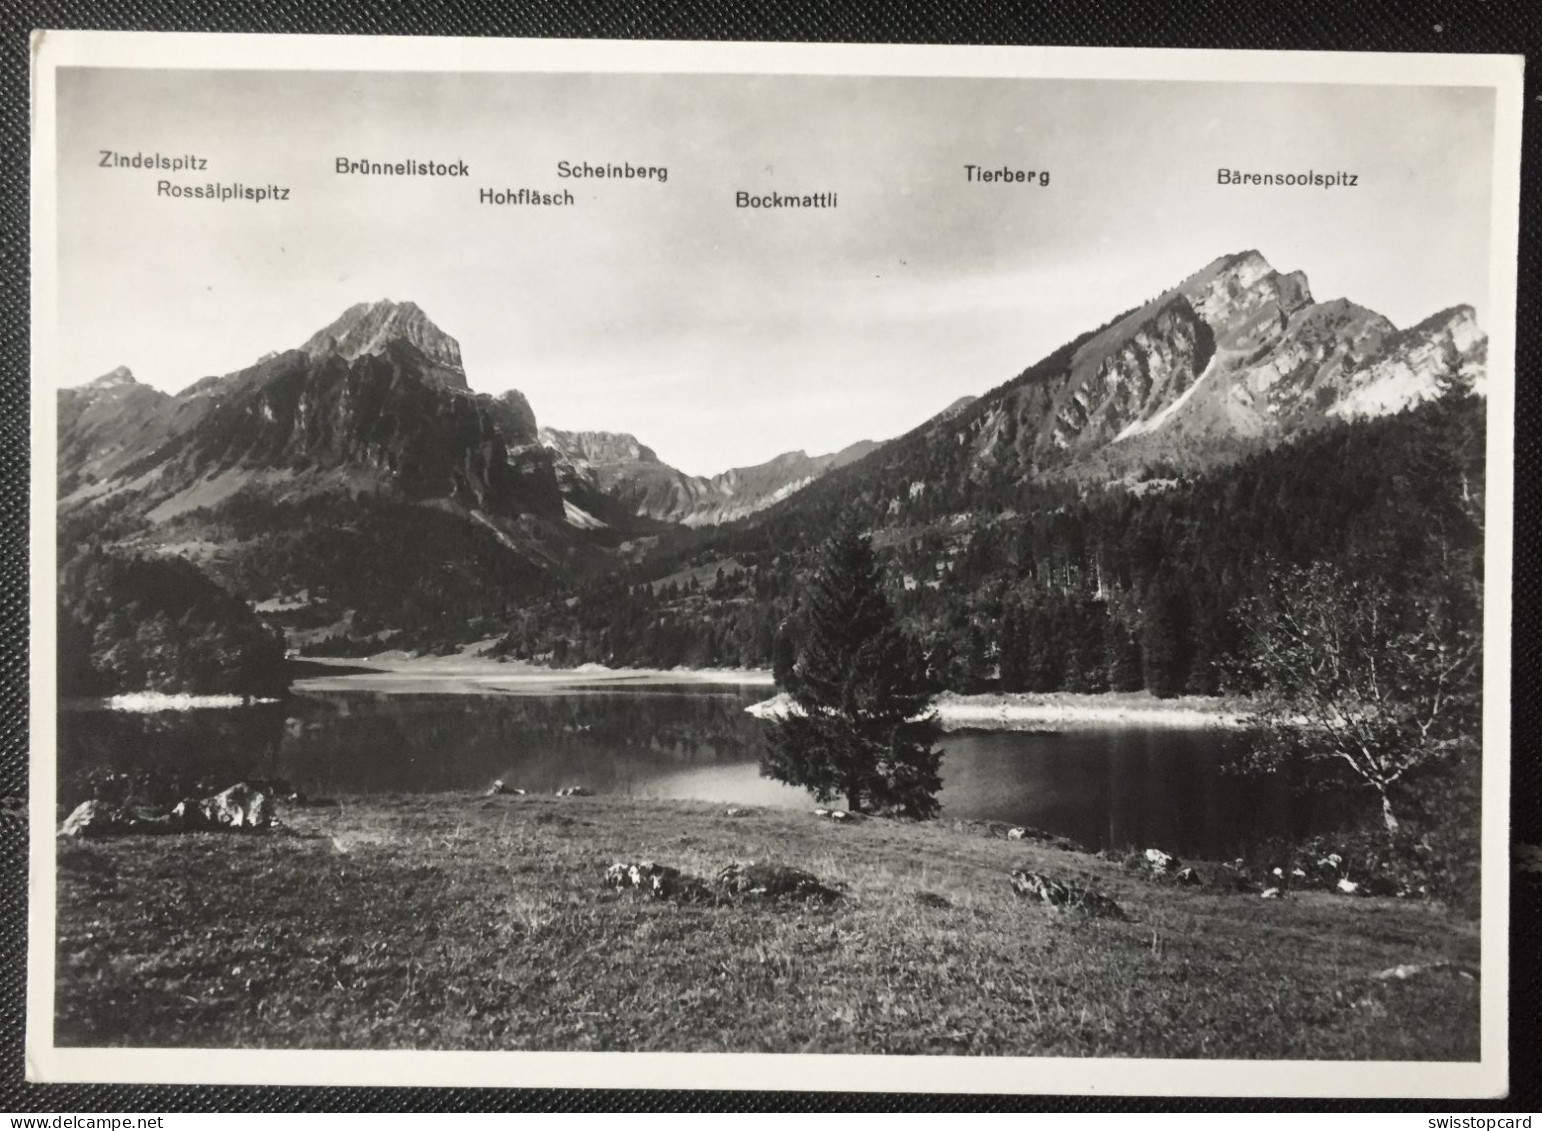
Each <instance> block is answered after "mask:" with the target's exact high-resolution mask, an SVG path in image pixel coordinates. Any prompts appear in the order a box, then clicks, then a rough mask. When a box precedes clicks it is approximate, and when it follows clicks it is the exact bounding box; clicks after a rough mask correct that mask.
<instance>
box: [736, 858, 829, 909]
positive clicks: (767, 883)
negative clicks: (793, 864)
mask: <svg viewBox="0 0 1542 1131" xmlns="http://www.w3.org/2000/svg"><path fill="white" fill-rule="evenodd" d="M717 884H718V887H719V888H720V889H722V891H723V892H725V893H726V894H728V895H731V896H741V897H742V896H751V897H756V898H762V899H815V900H819V901H821V902H824V903H833V902H834V901H835V900H837V899H840V898H841V893H840V892H838V891H836V890H835V889H834V888H831V887H828V886H826V885H825V884H823V883H821V882H820V881H819V879H818V878H817V877H816V876H813V875H810V874H809V873H808V872H804V871H800V870H799V869H797V868H789V867H787V866H786V865H783V864H758V863H756V862H755V861H753V860H752V861H749V862H748V863H745V864H729V865H727V866H726V867H724V868H722V869H720V870H719V871H718V874H717Z"/></svg>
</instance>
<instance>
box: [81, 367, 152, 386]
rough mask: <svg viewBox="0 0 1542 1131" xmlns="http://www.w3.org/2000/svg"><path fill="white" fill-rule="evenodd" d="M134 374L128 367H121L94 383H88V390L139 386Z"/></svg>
mask: <svg viewBox="0 0 1542 1131" xmlns="http://www.w3.org/2000/svg"><path fill="white" fill-rule="evenodd" d="M137 384H139V382H138V381H136V380H134V374H133V372H132V371H131V370H130V369H129V367H128V366H126V365H120V366H118V368H116V369H114V370H113V371H112V372H111V373H104V374H102V375H101V376H100V377H98V378H97V379H96V380H94V381H88V382H87V383H86V388H88V389H126V388H128V387H129V386H130V385H137Z"/></svg>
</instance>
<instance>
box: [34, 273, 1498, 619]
mask: <svg viewBox="0 0 1542 1131" xmlns="http://www.w3.org/2000/svg"><path fill="white" fill-rule="evenodd" d="M1485 353H1486V338H1485V336H1484V335H1483V333H1482V331H1481V330H1480V329H1479V328H1478V325H1477V322H1476V318H1475V315H1474V312H1473V310H1472V309H1471V308H1470V307H1466V306H1457V307H1453V308H1451V309H1448V310H1445V311H1441V312H1439V313H1437V314H1435V315H1432V316H1431V317H1429V318H1427V319H1425V320H1424V321H1423V322H1420V323H1418V324H1417V325H1414V326H1412V327H1409V328H1407V329H1403V330H1399V329H1398V328H1396V327H1395V326H1394V325H1393V324H1392V323H1391V322H1390V321H1389V320H1387V319H1386V318H1385V317H1383V316H1381V315H1379V314H1377V313H1375V312H1374V311H1371V310H1369V309H1366V308H1365V307H1362V306H1358V305H1356V304H1355V303H1353V302H1350V301H1348V300H1347V299H1343V298H1335V299H1331V300H1329V301H1326V302H1319V301H1317V300H1316V299H1315V298H1314V296H1313V295H1312V293H1311V290H1310V287H1309V283H1308V280H1307V278H1306V276H1305V275H1304V274H1303V273H1301V272H1299V271H1294V272H1289V273H1281V272H1278V271H1276V270H1275V269H1274V268H1272V267H1271V266H1270V264H1269V263H1268V262H1267V261H1266V260H1265V259H1264V258H1263V256H1262V255H1260V254H1259V253H1258V252H1257V251H1246V252H1242V253H1240V254H1235V255H1226V256H1222V257H1220V258H1218V259H1216V260H1214V261H1212V262H1211V263H1209V264H1207V265H1206V266H1204V267H1203V268H1201V269H1200V270H1199V271H1197V272H1195V273H1194V274H1192V275H1190V276H1189V277H1188V278H1186V279H1184V280H1182V281H1181V282H1179V283H1177V284H1176V285H1175V286H1173V287H1172V288H1171V289H1169V290H1167V291H1164V292H1163V293H1161V294H1159V295H1157V296H1155V297H1154V298H1152V299H1151V300H1150V301H1148V302H1146V303H1143V304H1142V305H1140V306H1138V307H1136V308H1134V309H1131V310H1129V311H1126V312H1124V313H1123V314H1121V315H1119V316H1117V317H1115V318H1113V319H1111V320H1110V321H1109V322H1108V323H1106V324H1105V325H1103V326H1101V327H1098V328H1096V329H1094V330H1089V331H1087V332H1085V333H1083V334H1081V335H1080V336H1078V337H1077V338H1075V339H1073V340H1072V341H1071V342H1069V343H1067V345H1066V346H1064V347H1062V348H1061V349H1059V350H1057V351H1055V352H1054V353H1052V354H1051V355H1050V356H1048V357H1046V358H1044V359H1042V360H1041V361H1039V362H1037V363H1035V364H1034V365H1032V366H1030V367H1028V368H1027V369H1025V370H1024V371H1023V372H1022V373H1020V374H1019V375H1018V376H1017V377H1015V378H1013V379H1011V380H1009V381H1007V382H1005V383H1004V384H1002V385H999V386H998V387H996V388H994V389H991V390H989V391H988V392H986V393H984V394H983V395H981V396H979V397H978V398H972V397H971V398H963V399H962V400H960V401H958V402H956V403H955V404H953V405H950V406H949V407H948V408H947V409H945V410H944V411H942V412H941V413H938V414H936V415H935V416H933V417H931V418H929V419H928V420H927V421H926V422H925V423H923V424H922V425H921V426H919V427H918V428H916V429H915V430H913V431H912V432H910V433H908V434H906V435H905V436H903V437H898V438H896V439H893V440H890V441H887V442H883V443H875V442H871V441H864V442H862V443H858V444H854V445H852V446H850V447H848V448H845V449H843V450H842V451H839V452H835V453H829V454H825V455H817V456H809V455H807V454H806V453H804V452H802V451H796V452H788V453H785V454H783V455H780V456H778V457H776V458H775V459H772V460H770V461H767V462H766V463H762V464H759V465H755V466H752V467H742V468H734V469H731V470H728V471H724V472H722V473H720V474H718V475H714V476H695V475H688V474H686V473H684V472H682V471H680V470H678V469H676V468H673V467H671V466H669V465H668V464H666V463H664V462H663V461H661V460H660V459H659V458H658V456H657V454H656V453H655V452H654V451H653V450H652V449H651V448H649V447H648V446H647V445H646V444H644V443H643V442H641V441H640V440H639V439H638V438H636V437H634V436H632V435H630V434H627V433H612V432H582V431H564V430H560V429H555V428H550V427H541V426H538V424H537V420H536V415H535V412H534V411H533V410H532V407H531V405H530V404H529V402H528V401H527V400H526V398H525V397H524V396H523V395H522V394H521V393H519V392H516V391H513V390H510V391H507V392H504V393H501V394H498V395H496V396H495V395H490V394H486V393H478V392H475V391H474V390H473V388H472V386H471V383H470V381H469V379H468V375H467V373H466V371H465V368H464V365H463V363H462V359H461V354H460V348H459V345H458V344H457V342H456V341H455V339H454V338H453V337H451V336H450V335H449V334H447V333H445V332H444V331H442V330H441V329H439V328H438V327H437V326H436V325H435V324H434V322H433V321H432V320H430V318H429V317H428V316H427V314H425V313H424V312H423V311H422V310H421V309H419V308H418V307H417V306H416V305H414V304H413V303H411V302H400V303H398V302H391V301H389V300H384V301H380V302H375V303H362V304H359V305H356V306H353V307H350V308H349V309H348V310H346V311H344V312H343V313H342V314H341V315H340V316H339V317H338V318H337V319H335V320H334V321H333V322H331V323H330V324H328V325H327V326H325V327H323V328H322V329H320V330H318V331H317V332H316V333H315V334H313V335H312V336H311V337H310V338H309V339H307V340H306V341H305V342H304V343H302V344H300V345H299V346H297V347H294V348H290V349H286V350H282V351H280V352H275V353H273V354H269V355H268V356H266V357H264V358H262V359H261V360H259V361H257V362H256V363H255V364H253V365H252V366H249V367H247V368H245V369H242V370H239V371H237V372H235V373H230V374H227V375H223V376H213V377H207V378H204V379H203V380H200V381H198V382H196V383H194V384H193V385H192V386H190V387H189V388H187V389H184V390H183V391H182V392H180V393H177V394H175V395H172V394H167V393H163V392H160V391H158V390H156V389H154V388H152V387H150V386H147V385H145V384H142V383H140V382H138V381H137V380H135V378H134V377H133V375H132V374H131V373H130V372H129V371H128V370H127V369H126V368H119V369H115V370H114V371H113V372H111V373H109V374H107V375H105V376H103V377H100V378H98V379H97V380H95V381H92V382H90V383H88V384H85V385H81V386H78V387H74V388H66V389H63V390H61V392H60V393H59V398H58V409H59V418H58V437H59V449H58V452H59V455H58V475H59V495H60V515H61V529H62V530H63V531H65V532H66V536H67V537H77V538H79V537H89V538H92V539H95V540H98V541H100V540H107V541H113V542H116V543H119V544H121V545H123V546H125V547H129V548H133V549H135V550H137V551H140V552H149V553H152V554H155V553H176V554H178V555H181V556H184V557H189V558H191V559H193V560H195V561H200V562H202V563H203V564H204V565H205V566H206V567H207V568H209V569H210V570H211V571H212V572H213V573H214V574H215V575H216V577H217V578H218V579H219V580H221V581H223V582H224V583H226V584H227V585H229V586H231V587H233V588H236V589H237V590H238V591H239V592H241V593H242V595H243V596H245V597H247V598H248V599H251V600H254V601H257V600H263V599H267V598H273V597H275V596H279V595H282V594H284V593H293V592H294V591H296V590H297V589H299V588H301V587H302V584H303V586H304V587H307V588H310V589H315V588H317V587H318V586H320V587H322V588H325V586H321V585H320V582H319V581H318V579H322V578H326V579H330V581H331V582H332V585H331V588H332V589H335V590H338V591H343V590H346V591H347V597H346V601H347V602H348V604H349V608H348V609H347V610H343V609H342V608H341V606H339V607H337V608H333V609H331V610H330V612H329V614H328V615H331V613H338V614H340V615H341V614H342V613H343V612H345V611H346V612H349V613H351V612H353V611H355V610H356V608H357V607H359V606H361V605H362V604H368V603H369V601H370V597H369V595H368V592H367V591H366V590H365V589H364V588H363V587H362V584H360V585H355V586H350V585H349V584H348V583H347V582H346V581H345V580H343V579H341V578H338V577H337V576H336V571H335V570H332V569H330V568H329V567H328V566H327V563H325V562H323V561H319V560H317V558H318V555H320V553H321V550H320V545H321V544H322V543H326V544H327V545H328V546H332V547H333V549H332V551H331V552H333V553H336V552H337V551H336V547H335V545H334V543H335V540H336V539H337V538H339V537H342V535H343V534H344V533H348V532H352V533H353V534H354V535H356V541H357V540H358V539H359V538H364V537H365V536H364V535H362V534H360V533H359V532H360V531H361V530H363V529H364V527H365V526H366V525H367V524H365V523H363V522H362V521H359V522H353V521H350V520H349V519H348V518H347V516H348V515H349V514H351V513H353V512H351V511H350V510H349V508H350V507H354V508H358V507H363V506H367V507H369V508H371V509H370V510H369V514H370V515H372V516H374V519H373V520H372V521H375V525H374V526H372V527H370V529H371V530H375V531H377V533H376V534H374V535H371V537H379V536H380V535H379V534H378V531H380V530H390V531H391V532H392V534H391V537H392V539H402V540H405V541H406V542H408V543H410V544H411V546H410V550H406V551H404V550H403V549H402V548H401V547H400V546H387V545H380V546H375V547H373V550H374V552H375V553H377V554H378V555H379V556H380V557H381V559H382V560H383V561H386V562H389V561H390V560H392V558H393V555H394V556H396V557H397V558H398V559H400V558H401V555H402V554H403V553H404V552H405V553H408V554H409V556H410V557H411V559H412V562H413V566H412V568H413V569H416V570H418V571H419V572H425V571H426V572H428V573H431V574H432V573H440V574H443V573H445V571H448V573H447V574H446V575H447V576H453V577H454V578H455V581H454V582H453V584H451V583H446V584H451V588H454V586H456V585H458V586H460V587H461V588H460V590H457V591H464V592H466V593H471V592H475V591H477V589H478V586H481V587H482V588H483V589H486V588H488V586H487V584H486V579H485V578H480V579H479V572H478V571H481V572H482V573H485V571H486V568H489V567H487V565H486V563H494V565H493V567H491V568H495V569H498V570H501V569H502V568H503V567H502V566H501V565H500V564H498V563H500V562H501V561H502V559H503V558H505V557H508V558H512V560H514V561H515V562H517V564H518V569H516V570H514V572H513V573H511V574H509V575H508V576H507V577H505V578H503V581H502V582H501V583H500V584H502V585H503V589H502V590H501V591H500V592H499V593H498V594H497V595H496V597H488V598H486V600H485V601H482V602H481V603H479V604H478V605H477V608H478V609H479V610H482V611H484V612H486V613H487V615H489V616H492V615H493V614H494V612H495V611H496V610H499V609H508V608H513V607H518V606H519V605H520V604H521V603H522V602H523V601H525V600H526V599H527V598H529V597H530V596H531V595H532V594H535V593H537V592H544V591H545V589H546V588H547V587H549V586H552V585H555V586H557V587H559V588H560V587H561V585H562V584H564V583H565V581H566V580H567V579H568V577H569V576H570V575H572V574H573V571H574V570H575V569H576V570H578V571H579V573H580V574H587V573H593V572H596V571H598V572H600V573H603V572H606V571H609V570H613V569H615V568H621V567H623V566H625V567H626V568H631V567H632V566H635V565H636V563H638V562H639V561H641V560H642V558H644V557H646V556H647V554H648V553H649V552H650V551H651V549H652V548H654V547H656V546H658V545H659V544H660V540H661V539H662V540H664V541H665V542H668V541H669V540H670V539H671V538H674V537H676V535H674V534H672V533H671V532H675V531H682V530H683V529H684V528H695V529H696V530H698V531H707V530H711V529H715V528H717V527H719V526H732V525H733V524H737V523H741V522H744V521H746V520H748V521H750V522H756V523H759V522H765V521H773V520H774V521H784V522H792V523H797V522H798V521H800V520H799V518H798V516H799V515H803V516H810V515H815V514H824V513H825V512H827V511H828V510H830V509H831V508H832V507H836V506H838V505H840V504H842V503H843V502H845V501H849V500H852V499H858V498H860V499H864V500H866V501H868V502H869V503H871V504H873V507H872V508H870V509H872V512H873V513H875V514H885V515H887V516H888V521H892V522H893V523H895V524H903V523H904V522H905V521H906V519H905V516H906V515H907V514H909V513H911V512H916V511H917V510H918V508H921V507H923V506H924V508H925V510H926V512H927V513H928V514H930V515H933V516H935V515H936V514H937V513H938V508H939V506H941V507H942V508H943V509H950V508H951V510H952V511H954V512H958V513H963V512H967V511H970V510H972V509H975V508H978V507H981V506H985V505H990V506H997V507H1010V506H1012V505H1014V498H1015V495H1014V493H1019V494H1020V493H1021V492H1022V491H1023V490H1025V489H1027V488H1028V487H1030V486H1034V485H1042V484H1045V483H1050V482H1055V481H1064V482H1067V483H1073V484H1074V483H1082V484H1084V485H1085V484H1087V483H1093V482H1099V481H1101V482H1103V483H1105V484H1110V483H1122V484H1124V485H1126V486H1128V487H1130V488H1132V489H1138V488H1140V487H1141V485H1142V484H1150V483H1152V482H1167V481H1170V480H1171V479H1172V477H1173V476H1175V475H1182V474H1188V473H1193V472H1196V471H1200V470H1206V469H1214V468H1217V467H1225V466H1227V465H1229V464H1230V463H1233V462H1235V461H1237V460H1239V459H1241V458H1244V457H1245V456H1247V455H1248V454H1249V453H1251V452H1255V451H1258V450H1261V449H1265V448H1268V447H1271V446H1275V445H1278V444H1280V443H1282V442H1287V441H1291V440H1293V439H1294V438H1296V437H1298V436H1301V435H1304V434H1307V433H1310V432H1313V431H1314V430H1317V429H1320V428H1322V427H1324V426H1325V425H1329V424H1331V423H1333V422H1335V421H1349V422H1354V421H1360V420H1366V419H1370V418H1374V417H1379V416H1384V415H1388V414H1391V413H1395V412H1398V411H1400V410H1402V409H1405V408H1408V407H1410V406H1413V405H1417V404H1420V403H1422V402H1425V401H1429V400H1433V399H1436V398H1438V397H1441V396H1442V395H1443V394H1445V393H1446V392H1448V391H1451V390H1467V391H1472V392H1477V393H1481V392H1482V391H1483V388H1484V375H1485ZM387 512H389V515H390V518H389V520H388V521H387V520H385V519H382V518H381V517H380V516H382V515H385V514H386V513H387ZM323 516H325V517H324V518H323ZM340 516H342V517H341V518H340ZM430 516H432V517H430ZM340 522H341V526H339V523H340ZM446 523H449V524H452V525H450V526H446V525H445V524H446ZM456 523H458V524H460V525H459V526H454V525H453V524H456ZM307 524H313V525H307ZM424 524H428V525H431V526H432V527H433V530H434V531H436V532H437V533H436V534H435V535H434V536H433V537H424V536H420V534H421V533H422V532H423V531H426V530H427V528H428V527H427V526H425V525H424ZM452 529H453V530H454V531H455V533H454V535H453V537H454V539H455V544H456V546H458V547H459V548H458V549H457V550H456V551H455V552H454V554H453V555H450V551H449V550H448V549H446V550H445V552H444V554H441V555H440V557H438V558H436V557H435V556H434V555H435V553H436V551H437V549H439V548H441V547H446V546H447V542H446V537H445V534H444V532H446V531H450V530H452ZM415 530H417V531H419V532H420V533H419V534H414V533H413V531H415ZM305 531H314V535H315V536H314V537H310V536H308V535H306V534H305ZM365 540H366V541H367V538H366V539H365ZM312 543H314V545H312ZM468 547H469V549H468ZM446 555H449V556H446ZM436 562H437V563H438V565H437V567H436V566H435V563H436ZM468 563H482V564H477V565H472V564H468ZM628 563H630V564H628ZM504 583H506V584H504ZM510 586H512V587H513V588H512V590H510V588H509V587H510ZM334 604H337V602H336V600H334ZM378 612H379V614H380V616H383V617H388V616H389V615H390V613H389V610H388V609H381V610H378ZM445 615H456V614H452V613H446V614H445Z"/></svg>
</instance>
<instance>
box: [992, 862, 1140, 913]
mask: <svg viewBox="0 0 1542 1131" xmlns="http://www.w3.org/2000/svg"><path fill="white" fill-rule="evenodd" d="M1012 890H1013V891H1015V892H1016V893H1017V894H1018V895H1020V896H1022V897H1023V898H1025V899H1030V900H1036V901H1038V902H1040V903H1043V904H1045V905H1047V906H1050V907H1057V908H1065V909H1067V910H1075V911H1084V912H1086V913H1087V914H1088V915H1093V916H1096V917H1098V918H1102V919H1127V918H1128V916H1127V915H1125V913H1124V910H1123V908H1121V907H1120V906H1119V905H1118V904H1117V903H1115V902H1114V901H1113V900H1112V899H1110V898H1109V897H1108V896H1106V895H1104V894H1103V893H1102V892H1099V891H1094V890H1093V889H1092V888H1090V887H1088V886H1086V885H1085V884H1079V883H1076V882H1075V881H1072V882H1069V883H1068V882H1066V881H1064V880H1057V879H1054V878H1052V877H1050V876H1046V875H1044V874H1043V873H1041V872H1030V871H1027V870H1026V869H1023V868H1014V869H1013V870H1012Z"/></svg>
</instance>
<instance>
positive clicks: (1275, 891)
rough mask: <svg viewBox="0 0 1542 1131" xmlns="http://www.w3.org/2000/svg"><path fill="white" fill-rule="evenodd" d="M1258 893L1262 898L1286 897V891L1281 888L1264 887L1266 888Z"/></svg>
mask: <svg viewBox="0 0 1542 1131" xmlns="http://www.w3.org/2000/svg"><path fill="white" fill-rule="evenodd" d="M1258 894H1259V897H1260V898H1262V899H1284V898H1285V893H1284V892H1283V891H1281V890H1280V889H1279V888H1264V890H1263V891H1261V892H1259V893H1258Z"/></svg>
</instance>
